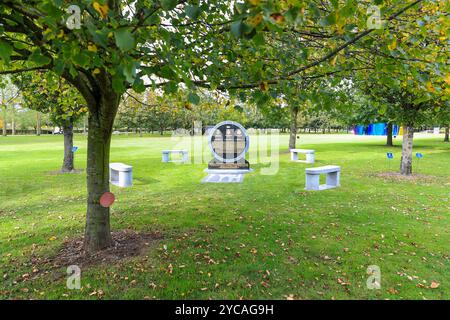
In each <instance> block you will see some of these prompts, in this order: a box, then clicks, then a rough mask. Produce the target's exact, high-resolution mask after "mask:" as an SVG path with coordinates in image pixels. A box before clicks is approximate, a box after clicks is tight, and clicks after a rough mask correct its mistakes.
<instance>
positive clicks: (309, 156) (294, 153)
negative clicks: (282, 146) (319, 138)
mask: <svg viewBox="0 0 450 320" xmlns="http://www.w3.org/2000/svg"><path fill="white" fill-rule="evenodd" d="M290 152H291V160H292V161H295V162H303V163H314V161H315V157H316V156H315V154H316V151H315V150H311V149H290ZM300 153H301V154H305V155H306V159H305V160H299V159H298V155H299V154H300Z"/></svg>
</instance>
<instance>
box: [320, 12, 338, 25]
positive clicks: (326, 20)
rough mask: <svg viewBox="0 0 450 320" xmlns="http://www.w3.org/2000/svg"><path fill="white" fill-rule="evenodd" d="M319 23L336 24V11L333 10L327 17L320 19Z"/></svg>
mask: <svg viewBox="0 0 450 320" xmlns="http://www.w3.org/2000/svg"><path fill="white" fill-rule="evenodd" d="M319 24H320V25H321V26H322V27H326V26H331V25H334V24H336V13H335V12H332V13H330V14H329V15H327V16H326V17H325V18H322V19H320V21H319Z"/></svg>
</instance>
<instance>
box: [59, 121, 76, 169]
mask: <svg viewBox="0 0 450 320" xmlns="http://www.w3.org/2000/svg"><path fill="white" fill-rule="evenodd" d="M63 132H64V160H63V165H62V168H61V171H62V172H71V171H72V170H73V169H74V164H73V151H72V149H73V124H72V123H70V124H64V125H63Z"/></svg>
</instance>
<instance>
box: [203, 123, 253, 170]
mask: <svg viewBox="0 0 450 320" xmlns="http://www.w3.org/2000/svg"><path fill="white" fill-rule="evenodd" d="M208 144H209V148H210V150H211V152H212V154H213V156H214V159H212V160H211V161H210V162H209V164H208V169H211V170H220V169H223V170H230V169H231V170H249V169H250V164H249V163H248V161H247V160H245V158H244V157H245V153H246V152H247V150H248V147H249V144H250V139H249V136H248V135H247V132H246V131H245V129H244V127H243V126H242V125H240V124H239V123H237V122H234V121H224V122H221V123H219V124H218V125H216V126H215V127H214V128H213V129H212V130H211V131H210V134H209V139H208Z"/></svg>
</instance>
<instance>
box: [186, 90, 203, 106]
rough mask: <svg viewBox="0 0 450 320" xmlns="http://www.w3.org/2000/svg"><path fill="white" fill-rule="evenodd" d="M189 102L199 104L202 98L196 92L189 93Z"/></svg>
mask: <svg viewBox="0 0 450 320" xmlns="http://www.w3.org/2000/svg"><path fill="white" fill-rule="evenodd" d="M188 101H189V102H190V103H192V104H199V103H200V97H199V96H198V95H197V94H196V93H195V92H189V95H188Z"/></svg>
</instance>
